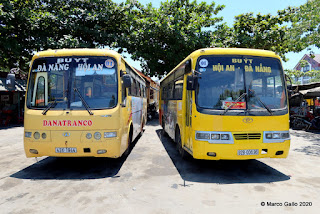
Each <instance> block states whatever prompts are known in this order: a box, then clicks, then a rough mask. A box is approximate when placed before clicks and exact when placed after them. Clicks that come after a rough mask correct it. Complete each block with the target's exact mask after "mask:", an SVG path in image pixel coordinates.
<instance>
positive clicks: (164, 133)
mask: <svg viewBox="0 0 320 214" xmlns="http://www.w3.org/2000/svg"><path fill="white" fill-rule="evenodd" d="M161 122H162V124H161V125H162V134H163V135H166V130H165V124H164V119H163V117H162V121H161Z"/></svg>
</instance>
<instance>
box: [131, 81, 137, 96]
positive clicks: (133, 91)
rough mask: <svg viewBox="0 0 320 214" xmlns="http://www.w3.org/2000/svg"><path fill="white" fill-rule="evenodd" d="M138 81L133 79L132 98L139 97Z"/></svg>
mask: <svg viewBox="0 0 320 214" xmlns="http://www.w3.org/2000/svg"><path fill="white" fill-rule="evenodd" d="M136 84H137V83H136V80H135V79H133V80H132V84H131V95H132V96H136V95H137V90H136Z"/></svg>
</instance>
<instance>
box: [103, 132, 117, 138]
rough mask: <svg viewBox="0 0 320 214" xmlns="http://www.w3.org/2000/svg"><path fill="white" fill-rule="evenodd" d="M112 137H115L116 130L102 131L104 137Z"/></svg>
mask: <svg viewBox="0 0 320 214" xmlns="http://www.w3.org/2000/svg"><path fill="white" fill-rule="evenodd" d="M112 137H117V132H105V133H104V138H112Z"/></svg>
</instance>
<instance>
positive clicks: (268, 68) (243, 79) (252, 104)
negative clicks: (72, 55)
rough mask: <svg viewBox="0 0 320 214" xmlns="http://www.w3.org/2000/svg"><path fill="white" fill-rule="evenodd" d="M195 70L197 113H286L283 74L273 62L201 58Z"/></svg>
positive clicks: (242, 57)
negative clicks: (196, 72)
mask: <svg viewBox="0 0 320 214" xmlns="http://www.w3.org/2000/svg"><path fill="white" fill-rule="evenodd" d="M196 70H197V71H198V72H199V74H198V81H197V89H196V104H197V107H198V109H199V110H200V111H201V110H203V111H205V112H208V113H210V114H222V113H221V112H223V111H224V113H227V114H229V115H230V114H231V115H232V114H234V115H239V114H241V113H243V114H246V113H248V114H250V115H273V114H275V115H280V114H285V113H287V97H286V90H285V84H284V77H283V70H282V67H281V64H280V61H279V60H278V59H276V58H268V57H257V56H202V57H200V58H199V59H198V62H197V66H196ZM226 110H227V111H226Z"/></svg>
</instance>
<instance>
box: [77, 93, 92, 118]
mask: <svg viewBox="0 0 320 214" xmlns="http://www.w3.org/2000/svg"><path fill="white" fill-rule="evenodd" d="M73 90H74V91H75V92H77V94H78V95H79V97H80V100H81V102H82V104H83V105H84V107H85V108H86V110H87V111H88V112H89V114H90V115H93V113H92V112H91V110H90V107H89V105H88V103H87V102H86V101H85V100H84V99H83V97H82V95H81V93H80V91H79V90H78V89H77V88H73Z"/></svg>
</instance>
